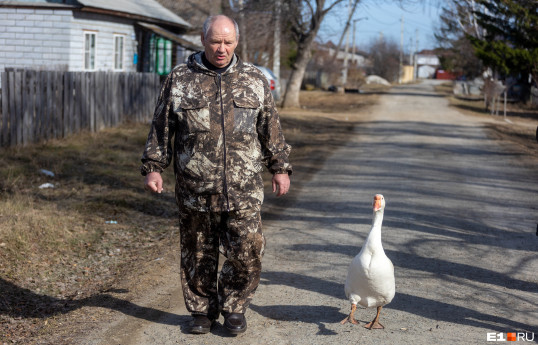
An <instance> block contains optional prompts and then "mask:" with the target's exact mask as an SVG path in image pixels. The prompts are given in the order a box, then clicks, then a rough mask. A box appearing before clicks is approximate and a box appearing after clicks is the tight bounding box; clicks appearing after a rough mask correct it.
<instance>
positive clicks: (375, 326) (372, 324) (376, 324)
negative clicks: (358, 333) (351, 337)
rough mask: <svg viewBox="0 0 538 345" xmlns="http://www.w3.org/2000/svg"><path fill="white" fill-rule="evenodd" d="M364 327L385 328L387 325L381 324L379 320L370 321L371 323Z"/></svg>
mask: <svg viewBox="0 0 538 345" xmlns="http://www.w3.org/2000/svg"><path fill="white" fill-rule="evenodd" d="M364 328H368V329H385V326H383V325H382V324H380V323H379V322H377V321H376V322H373V321H372V322H370V323H367V324H366V325H364Z"/></svg>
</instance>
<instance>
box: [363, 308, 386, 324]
mask: <svg viewBox="0 0 538 345" xmlns="http://www.w3.org/2000/svg"><path fill="white" fill-rule="evenodd" d="M381 308H383V307H377V314H376V316H375V318H374V319H373V320H372V322H370V323H367V324H366V325H364V328H368V329H385V327H384V326H383V325H382V324H380V323H379V314H380V313H381Z"/></svg>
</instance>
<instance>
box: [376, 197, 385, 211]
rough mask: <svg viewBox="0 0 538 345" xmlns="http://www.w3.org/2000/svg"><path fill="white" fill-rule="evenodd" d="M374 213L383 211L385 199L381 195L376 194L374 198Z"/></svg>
mask: <svg viewBox="0 0 538 345" xmlns="http://www.w3.org/2000/svg"><path fill="white" fill-rule="evenodd" d="M373 208H374V213H376V212H378V211H383V210H384V209H385V198H384V197H383V195H382V194H376V195H375V196H374V203H373Z"/></svg>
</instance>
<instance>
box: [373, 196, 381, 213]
mask: <svg viewBox="0 0 538 345" xmlns="http://www.w3.org/2000/svg"><path fill="white" fill-rule="evenodd" d="M380 209H381V195H376V196H375V197H374V211H379V210H380Z"/></svg>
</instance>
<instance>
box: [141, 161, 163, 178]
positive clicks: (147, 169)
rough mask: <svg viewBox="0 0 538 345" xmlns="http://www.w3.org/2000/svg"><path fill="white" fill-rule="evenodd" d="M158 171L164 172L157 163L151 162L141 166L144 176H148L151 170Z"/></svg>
mask: <svg viewBox="0 0 538 345" xmlns="http://www.w3.org/2000/svg"><path fill="white" fill-rule="evenodd" d="M155 171H156V172H158V173H162V172H163V169H162V168H161V167H159V166H157V165H155V164H151V163H146V164H143V165H142V166H141V167H140V173H141V174H142V176H146V175H147V174H149V173H151V172H155Z"/></svg>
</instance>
